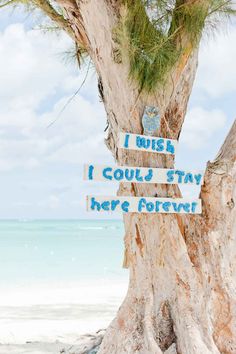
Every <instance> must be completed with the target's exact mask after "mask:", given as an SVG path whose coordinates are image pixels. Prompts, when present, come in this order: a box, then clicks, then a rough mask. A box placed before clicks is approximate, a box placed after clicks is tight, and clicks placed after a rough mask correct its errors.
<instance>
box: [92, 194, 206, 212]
mask: <svg viewBox="0 0 236 354" xmlns="http://www.w3.org/2000/svg"><path fill="white" fill-rule="evenodd" d="M87 211H96V212H104V211H108V212H113V211H118V212H123V213H133V212H135V213H150V214H151V213H168V214H201V212H202V207H201V200H200V199H194V200H191V199H190V200H189V199H180V198H176V199H175V198H151V197H116V196H115V197H111V196H107V197H106V196H105V197H101V196H87Z"/></svg>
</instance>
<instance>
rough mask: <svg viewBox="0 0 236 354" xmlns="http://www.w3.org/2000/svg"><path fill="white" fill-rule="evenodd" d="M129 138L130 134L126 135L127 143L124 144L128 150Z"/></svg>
mask: <svg viewBox="0 0 236 354" xmlns="http://www.w3.org/2000/svg"><path fill="white" fill-rule="evenodd" d="M129 137H130V135H129V134H126V135H125V143H124V147H125V148H128V147H129Z"/></svg>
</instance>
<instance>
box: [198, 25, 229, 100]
mask: <svg viewBox="0 0 236 354" xmlns="http://www.w3.org/2000/svg"><path fill="white" fill-rule="evenodd" d="M235 43H236V27H235V26H230V27H229V29H228V31H227V33H226V32H224V33H222V32H221V33H217V34H216V36H215V38H213V39H211V40H208V41H206V40H205V41H204V40H203V43H202V46H201V50H200V54H199V68H198V73H197V80H196V88H197V89H198V90H199V91H200V92H201V93H205V94H207V95H209V96H210V97H213V98H218V97H220V96H222V95H224V94H227V93H229V92H232V91H233V92H235V91H236V65H235V58H236V46H235Z"/></svg>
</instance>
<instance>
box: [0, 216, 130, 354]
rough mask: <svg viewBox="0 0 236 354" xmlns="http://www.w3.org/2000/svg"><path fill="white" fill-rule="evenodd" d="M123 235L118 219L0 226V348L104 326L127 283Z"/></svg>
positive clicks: (75, 335) (70, 337) (67, 339)
mask: <svg viewBox="0 0 236 354" xmlns="http://www.w3.org/2000/svg"><path fill="white" fill-rule="evenodd" d="M123 235H124V231H123V224H122V222H121V221H109V220H108V221H99V220H96V221H91V220H86V221H85V220H84V221H70V220H62V221H53V220H51V221H0V280H1V281H0V328H1V333H0V343H16V344H20V343H25V342H26V341H48V342H54V341H56V340H60V341H64V342H65V343H71V342H73V341H74V340H76V338H78V335H79V334H83V333H86V332H87V333H88V332H93V331H97V330H98V329H101V328H106V327H107V326H108V325H109V323H110V322H111V320H112V319H113V318H114V316H115V314H116V312H117V310H118V308H119V306H120V304H121V303H122V301H123V299H124V297H125V294H126V291H127V286H128V272H127V270H124V269H123V268H122V261H123ZM0 352H1V350H0ZM4 354H5V353H4Z"/></svg>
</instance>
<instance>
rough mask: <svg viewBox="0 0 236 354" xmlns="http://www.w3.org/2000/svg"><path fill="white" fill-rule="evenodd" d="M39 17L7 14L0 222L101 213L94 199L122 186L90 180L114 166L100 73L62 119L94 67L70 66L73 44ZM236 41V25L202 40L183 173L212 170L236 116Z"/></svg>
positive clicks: (0, 23)
mask: <svg viewBox="0 0 236 354" xmlns="http://www.w3.org/2000/svg"><path fill="white" fill-rule="evenodd" d="M37 21H38V16H36V15H34V17H32V16H29V15H28V14H26V13H24V12H23V11H22V10H20V9H18V10H15V11H14V12H12V10H9V9H6V8H5V9H2V10H1V11H0V219H71V218H72V219H74V218H79V219H84V218H91V219H92V218H95V217H100V216H96V215H95V214H90V213H89V214H88V213H87V212H86V210H85V205H86V203H85V197H86V195H87V194H89V195H90V194H96V195H115V194H116V191H117V188H118V185H117V184H116V183H115V184H108V183H104V182H103V183H102V182H100V183H95V182H92V183H91V182H86V181H83V178H82V177H83V164H84V163H101V164H114V161H113V158H112V156H111V154H110V152H109V151H108V150H107V148H106V147H105V144H104V142H103V141H104V137H105V133H104V129H105V127H106V115H105V111H104V108H103V106H102V104H101V102H100V101H99V98H98V92H97V79H96V73H95V70H94V68H93V67H92V66H91V67H90V69H89V75H88V78H87V80H86V83H85V84H84V85H83V87H82V89H81V90H80V92H79V93H78V94H77V95H76V96H75V98H74V99H73V100H71V102H70V103H69V104H68V105H67V106H66V108H65V109H64V110H63V112H62V113H61V114H60V115H59V113H60V112H61V110H62V109H63V107H64V106H65V104H66V103H67V102H68V100H69V99H70V98H71V97H72V96H73V95H74V93H75V92H76V91H77V90H78V88H79V87H80V85H81V83H82V82H83V80H84V78H85V75H86V70H87V64H85V66H84V67H83V68H82V69H81V70H79V69H78V66H77V65H76V63H75V62H69V61H68V60H67V59H66V52H68V51H70V50H71V49H72V48H73V43H72V42H71V40H70V39H69V38H68V37H67V35H65V34H61V35H60V36H59V35H56V34H52V33H48V34H45V33H44V32H43V31H41V30H39V29H37V27H36V26H35V23H36V22H37ZM235 43H236V25H233V24H230V25H228V26H227V30H226V28H225V27H223V28H222V30H219V31H218V32H217V33H216V34H215V35H214V36H212V37H211V38H209V36H205V37H204V39H203V41H202V44H201V48H200V54H199V68H198V72H197V77H196V81H195V84H194V88H193V93H192V96H191V100H190V103H189V109H188V113H187V116H186V120H185V123H184V127H183V131H182V134H181V137H180V142H179V147H178V152H177V155H176V167H178V168H186V169H194V170H197V169H202V170H204V169H205V167H206V163H207V161H209V160H212V159H214V156H215V155H216V154H217V151H218V150H219V148H220V146H221V144H222V143H223V141H224V139H225V137H226V135H227V132H228V131H229V129H230V127H231V125H232V123H233V121H234V119H235V110H236V105H235V97H236V65H235V58H236V46H235ZM58 115H59V117H58ZM52 122H54V123H53V124H51V123H52ZM50 124H51V125H50ZM184 196H186V197H197V196H198V190H197V189H196V188H193V187H188V188H186V189H185V190H184ZM112 217H115V218H118V217H119V215H114V216H112Z"/></svg>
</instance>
